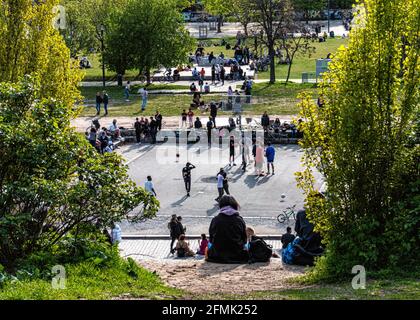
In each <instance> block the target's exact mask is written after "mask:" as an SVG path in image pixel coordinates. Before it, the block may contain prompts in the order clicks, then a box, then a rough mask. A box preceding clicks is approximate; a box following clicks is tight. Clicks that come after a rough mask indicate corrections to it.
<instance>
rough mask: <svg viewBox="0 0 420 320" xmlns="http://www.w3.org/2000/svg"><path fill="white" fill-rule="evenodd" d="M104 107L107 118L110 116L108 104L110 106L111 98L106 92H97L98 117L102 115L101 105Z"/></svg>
mask: <svg viewBox="0 0 420 320" xmlns="http://www.w3.org/2000/svg"><path fill="white" fill-rule="evenodd" d="M102 104H103V105H104V111H105V114H104V115H105V116H107V115H108V104H109V96H108V93H106V91H102V92H97V93H96V115H97V116H99V114H100V113H101V105H102Z"/></svg>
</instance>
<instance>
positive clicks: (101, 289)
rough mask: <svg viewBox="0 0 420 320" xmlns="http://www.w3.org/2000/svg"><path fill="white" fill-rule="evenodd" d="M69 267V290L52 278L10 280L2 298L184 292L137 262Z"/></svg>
mask: <svg viewBox="0 0 420 320" xmlns="http://www.w3.org/2000/svg"><path fill="white" fill-rule="evenodd" d="M65 268H66V275H67V279H66V287H65V289H53V288H52V286H51V280H44V279H33V280H21V281H15V282H11V281H9V282H7V283H5V284H3V285H2V286H0V300H8V299H9V300H28V299H30V300H78V299H88V300H104V299H105V300H106V299H176V298H179V297H180V296H181V293H182V292H181V291H180V290H177V289H173V288H170V287H167V286H165V285H164V284H163V282H162V281H161V280H160V279H159V277H158V276H157V275H155V274H153V273H151V272H149V271H147V270H145V269H143V268H141V267H139V266H137V265H136V264H135V263H134V262H133V263H129V262H121V263H120V264H118V265H114V266H112V267H99V266H97V265H95V264H94V262H88V261H85V262H81V263H78V264H69V265H65ZM1 284H2V283H0V285H1Z"/></svg>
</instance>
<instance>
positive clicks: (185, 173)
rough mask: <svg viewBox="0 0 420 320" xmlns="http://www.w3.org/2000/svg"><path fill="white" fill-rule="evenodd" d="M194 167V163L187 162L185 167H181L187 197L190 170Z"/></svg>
mask: <svg viewBox="0 0 420 320" xmlns="http://www.w3.org/2000/svg"><path fill="white" fill-rule="evenodd" d="M192 169H195V165H193V164H191V163H189V162H187V164H186V165H185V167H184V168H183V169H182V177H183V178H184V183H185V189H186V190H187V197H189V196H190V191H191V170H192Z"/></svg>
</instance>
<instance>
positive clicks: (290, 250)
mask: <svg viewBox="0 0 420 320" xmlns="http://www.w3.org/2000/svg"><path fill="white" fill-rule="evenodd" d="M301 240H302V239H301V238H299V237H298V238H296V239H295V240H293V242H291V243H289V244H288V245H287V247H286V248H285V249H283V251H282V252H281V259H282V261H283V262H284V263H286V264H294V260H295V257H296V255H297V252H296V247H295V245H297V244H299V243H300V242H301Z"/></svg>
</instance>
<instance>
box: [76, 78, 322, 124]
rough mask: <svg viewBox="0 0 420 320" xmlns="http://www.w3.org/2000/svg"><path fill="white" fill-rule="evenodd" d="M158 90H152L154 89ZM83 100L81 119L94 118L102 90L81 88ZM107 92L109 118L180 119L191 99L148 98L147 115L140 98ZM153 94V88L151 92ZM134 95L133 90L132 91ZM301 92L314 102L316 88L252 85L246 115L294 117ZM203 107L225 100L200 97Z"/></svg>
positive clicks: (171, 96) (215, 96)
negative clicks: (127, 97) (168, 117)
mask: <svg viewBox="0 0 420 320" xmlns="http://www.w3.org/2000/svg"><path fill="white" fill-rule="evenodd" d="M155 88H157V86H156V87H153V89H155ZM80 89H81V93H82V96H84V97H85V99H86V100H87V104H86V105H85V106H84V107H83V110H82V111H81V114H80V116H94V115H95V114H96V109H95V106H94V105H95V94H96V92H98V91H101V90H102V87H81V88H80ZM106 90H107V92H108V94H109V96H110V105H109V115H110V116H112V117H118V116H130V117H136V116H152V115H154V114H155V112H156V111H157V110H159V111H160V112H161V113H162V114H163V115H164V116H180V115H181V113H182V111H183V110H184V109H186V110H187V109H188V108H189V106H190V104H191V102H192V96H191V95H190V94H153V93H150V94H149V100H148V104H147V108H146V111H145V112H144V113H142V112H141V111H140V105H141V99H140V97H139V95H137V94H134V95H131V99H130V100H131V101H130V102H126V101H125V100H124V92H123V89H122V88H120V87H108V88H107V89H106ZM150 90H152V88H150ZM132 91H133V92H137V90H136V89H133V90H132ZM302 91H309V92H312V93H313V95H314V98H315V94H316V85H314V84H308V83H305V84H297V83H288V84H287V85H285V84H284V83H281V82H278V83H275V84H269V83H255V84H254V87H253V98H252V104H244V105H243V108H244V114H245V115H260V114H262V113H263V112H264V111H267V112H268V113H269V114H271V115H295V114H297V113H298V107H297V103H298V102H299V100H298V99H297V96H298V94H299V93H300V92H302ZM202 97H203V99H204V101H205V102H206V103H209V102H211V101H216V102H217V101H220V100H226V97H225V96H222V95H221V94H210V95H203V96H202ZM194 112H195V113H196V115H197V116H205V115H208V113H202V112H200V111H199V110H195V111H194ZM230 114H231V112H220V115H230Z"/></svg>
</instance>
